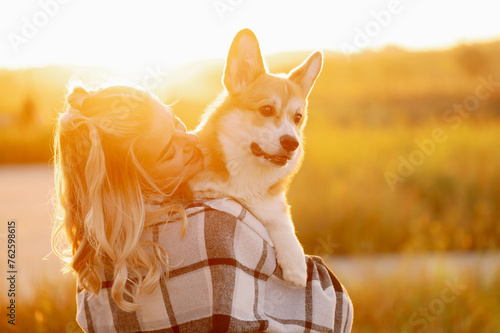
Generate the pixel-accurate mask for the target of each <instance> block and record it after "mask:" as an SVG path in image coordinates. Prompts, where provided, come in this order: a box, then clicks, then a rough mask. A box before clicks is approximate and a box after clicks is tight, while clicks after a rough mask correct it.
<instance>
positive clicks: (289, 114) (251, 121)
mask: <svg viewBox="0 0 500 333" xmlns="http://www.w3.org/2000/svg"><path fill="white" fill-rule="evenodd" d="M322 63H323V55H322V53H321V52H320V51H316V52H314V53H312V54H311V55H310V56H309V57H308V58H307V59H306V60H305V61H304V62H303V63H302V64H301V65H299V66H298V67H296V68H295V69H293V70H292V71H290V73H288V74H278V75H273V74H270V73H268V71H267V70H266V67H265V65H264V62H263V59H262V55H261V53H260V48H259V43H258V41H257V38H256V37H255V35H254V33H253V32H252V31H251V30H248V29H245V30H241V31H240V32H239V33H238V34H237V35H236V37H235V38H234V40H233V43H232V44H231V48H230V50H229V54H228V57H227V61H226V66H225V69H224V77H223V84H224V87H225V88H226V90H227V96H226V98H225V99H224V101H223V103H222V104H221V105H220V106H219V108H218V109H219V111H218V114H219V115H218V116H217V117H218V118H219V119H218V125H217V133H219V140H220V141H221V144H222V148H223V150H224V155H225V157H226V163H229V164H230V163H231V162H234V163H238V164H240V165H241V164H248V163H251V164H254V163H257V164H258V165H262V166H263V167H266V166H267V167H272V168H283V169H285V171H291V169H293V168H294V167H295V166H296V165H297V164H298V163H299V161H300V158H301V156H302V149H303V148H302V144H303V140H302V137H303V135H302V131H303V128H304V124H305V122H306V118H307V112H306V107H307V96H308V95H309V92H310V91H311V88H312V86H313V84H314V82H315V80H316V78H317V77H318V75H319V73H320V71H321V68H322Z"/></svg>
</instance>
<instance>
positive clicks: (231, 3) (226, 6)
mask: <svg viewBox="0 0 500 333" xmlns="http://www.w3.org/2000/svg"><path fill="white" fill-rule="evenodd" d="M242 3H243V0H215V1H213V2H212V7H214V10H215V12H216V13H217V16H219V19H220V20H221V21H224V20H225V18H226V14H227V13H230V12H232V11H234V10H235V9H236V7H238V6H240V5H241V4H242Z"/></svg>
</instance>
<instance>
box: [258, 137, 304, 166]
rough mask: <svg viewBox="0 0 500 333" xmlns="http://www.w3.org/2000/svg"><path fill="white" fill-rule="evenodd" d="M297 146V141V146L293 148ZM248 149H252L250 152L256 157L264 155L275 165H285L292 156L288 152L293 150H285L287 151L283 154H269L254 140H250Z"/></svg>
mask: <svg viewBox="0 0 500 333" xmlns="http://www.w3.org/2000/svg"><path fill="white" fill-rule="evenodd" d="M281 146H282V147H283V143H282V144H281ZM297 147H298V142H297V146H296V147H295V148H294V149H293V150H295V149H297ZM250 149H251V150H252V154H254V156H256V157H261V156H262V157H264V159H266V160H268V161H269V162H271V163H273V164H275V165H277V166H285V165H286V164H287V163H288V160H290V159H291V158H292V157H291V156H290V155H289V153H290V152H292V151H293V150H292V151H289V150H287V153H285V154H278V155H271V154H267V153H266V152H264V151H263V150H262V148H260V146H259V145H258V144H257V143H256V142H252V144H251V145H250ZM285 150H286V149H285Z"/></svg>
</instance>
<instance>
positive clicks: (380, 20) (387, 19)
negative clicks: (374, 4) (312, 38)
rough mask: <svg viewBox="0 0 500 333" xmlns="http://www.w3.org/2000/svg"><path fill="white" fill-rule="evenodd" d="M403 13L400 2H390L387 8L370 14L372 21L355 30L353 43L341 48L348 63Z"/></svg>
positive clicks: (394, 0) (342, 44)
mask: <svg viewBox="0 0 500 333" xmlns="http://www.w3.org/2000/svg"><path fill="white" fill-rule="evenodd" d="M402 11H403V6H402V5H401V2H400V1H399V0H390V1H389V2H388V3H387V5H386V7H385V8H383V9H379V10H372V11H371V12H370V16H371V18H372V19H371V20H369V21H368V22H366V23H365V25H364V26H363V27H362V28H360V27H359V26H356V27H355V28H354V32H355V33H354V37H353V39H352V42H350V43H347V42H342V43H340V45H339V47H340V50H341V51H342V53H343V54H344V57H345V58H346V60H347V61H348V62H351V55H352V54H353V53H356V52H359V51H361V50H362V49H363V48H365V47H367V46H369V45H370V43H371V42H372V40H373V39H375V38H377V37H378V36H379V35H380V34H381V33H382V31H383V30H384V29H385V28H386V27H387V26H389V24H390V23H391V22H392V19H393V17H394V16H396V15H398V14H400V13H401V12H402Z"/></svg>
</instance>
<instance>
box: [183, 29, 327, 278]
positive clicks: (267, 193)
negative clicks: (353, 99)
mask: <svg viewBox="0 0 500 333" xmlns="http://www.w3.org/2000/svg"><path fill="white" fill-rule="evenodd" d="M321 66H322V54H321V52H315V53H313V54H312V55H311V56H309V58H308V59H307V60H306V61H304V62H303V63H302V64H301V65H300V66H298V67H297V68H295V69H294V70H292V71H291V72H290V73H289V74H288V75H287V76H284V75H272V74H269V73H268V72H267V70H266V68H265V66H264V63H263V60H262V56H261V54H260V49H259V45H258V42H257V39H256V37H255V35H254V34H253V32H251V31H250V30H248V29H245V30H242V31H240V32H239V33H238V34H237V35H236V37H235V38H234V41H233V43H232V45H231V48H230V51H229V55H228V58H227V61H226V67H225V72H224V80H223V81H224V86H225V88H226V90H227V94H226V95H224V96H223V97H224V99H223V100H221V101H220V104H218V105H217V106H214V107H212V109H211V111H209V112H207V113H206V115H205V118H204V121H203V122H202V123H201V124H200V126H199V127H198V128H197V130H196V132H197V133H198V136H199V138H200V144H199V147H200V149H201V151H202V153H203V155H204V163H205V168H204V170H203V171H201V172H200V173H198V174H197V175H195V177H194V178H193V179H191V180H190V182H189V185H190V187H191V189H192V191H193V194H194V196H195V197H196V198H217V197H222V196H230V197H233V198H235V199H236V200H238V201H240V202H241V203H242V204H243V205H244V206H245V207H246V208H247V209H248V210H249V211H250V212H251V213H252V214H253V215H254V216H255V217H256V218H257V219H259V220H260V221H261V222H262V224H264V226H265V227H266V228H267V230H268V232H269V236H270V237H271V239H272V241H273V243H274V247H275V250H276V258H277V261H278V264H279V265H280V266H281V268H282V269H283V277H284V279H285V280H287V281H289V282H291V283H293V284H295V285H297V286H305V285H306V279H307V267H306V263H305V258H304V252H303V250H302V246H301V245H300V243H299V241H298V239H297V237H296V236H295V229H294V225H293V222H292V219H291V216H290V212H289V206H288V204H287V202H286V190H287V185H288V182H289V181H290V179H291V177H292V176H293V174H294V173H295V172H296V171H297V169H298V168H299V166H300V163H301V158H302V154H303V134H302V131H303V128H304V124H305V119H306V104H307V101H306V99H307V96H308V94H309V91H310V90H311V88H312V86H313V84H314V81H315V80H316V78H317V76H318V75H319V72H320V71H321Z"/></svg>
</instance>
